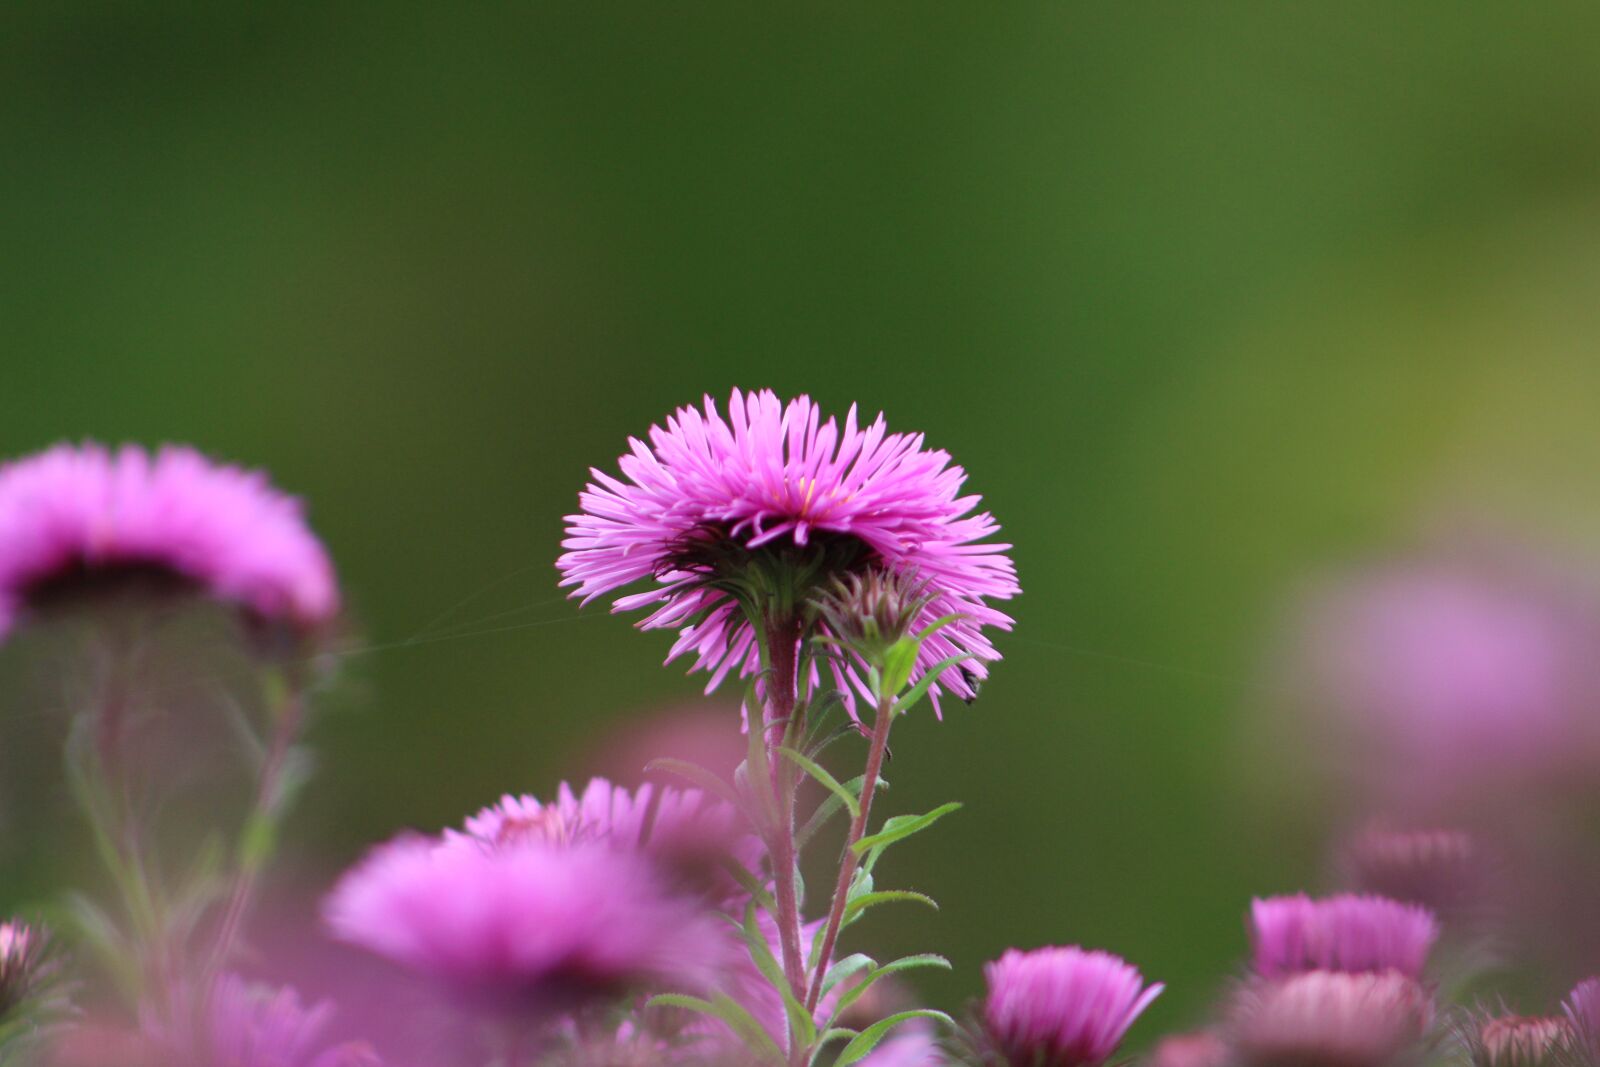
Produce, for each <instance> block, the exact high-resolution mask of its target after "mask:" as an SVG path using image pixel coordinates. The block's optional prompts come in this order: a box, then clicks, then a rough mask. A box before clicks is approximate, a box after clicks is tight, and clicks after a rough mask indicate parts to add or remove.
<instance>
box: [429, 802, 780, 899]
mask: <svg viewBox="0 0 1600 1067" xmlns="http://www.w3.org/2000/svg"><path fill="white" fill-rule="evenodd" d="M465 832H466V833H465V835H466V836H468V837H470V838H472V839H474V840H477V841H479V842H481V843H483V844H486V845H489V846H492V847H497V848H498V847H503V846H507V845H517V844H520V843H524V842H527V841H535V842H543V843H546V844H550V845H554V846H565V845H571V844H582V843H584V842H594V843H600V844H605V845H609V846H611V847H614V848H619V849H622V850H625V851H635V852H641V853H643V854H645V855H647V856H649V857H650V858H651V859H653V860H654V861H655V862H656V863H658V864H659V865H660V866H661V867H662V868H663V869H664V870H665V872H666V873H668V874H670V875H672V876H673V878H674V879H675V880H676V881H678V882H679V883H681V884H685V885H688V886H690V887H693V888H695V889H697V890H701V891H704V892H706V893H708V894H710V895H711V896H712V897H714V898H715V899H717V900H719V901H721V902H724V903H733V902H737V901H742V900H744V899H747V898H748V895H749V894H748V893H746V892H745V891H744V890H743V889H742V888H741V887H740V885H739V883H738V882H737V881H736V880H735V879H734V878H733V877H732V875H730V874H729V873H728V871H727V870H726V868H725V867H724V866H723V861H724V860H725V859H730V860H733V861H735V862H737V863H739V864H740V865H742V866H743V867H744V868H745V869H746V870H749V871H756V870H758V869H759V867H760V864H761V859H762V856H763V855H764V852H763V849H762V847H761V843H760V841H759V840H758V839H757V838H756V837H755V836H754V834H753V833H751V831H750V829H749V828H748V826H746V824H745V821H744V817H743V816H742V815H740V814H739V813H738V812H737V811H735V810H734V809H733V808H732V807H731V806H730V805H728V804H726V803H723V802H722V801H720V800H716V799H715V798H712V797H709V796H707V795H706V794H704V793H702V792H701V791H699V790H697V789H673V788H658V787H656V786H655V785H653V784H651V783H646V784H644V785H642V786H640V787H639V788H638V789H636V790H629V789H625V788H623V787H621V786H618V785H613V784H612V783H611V782H609V781H607V780H606V779H604V778H594V779H591V780H590V781H589V782H588V783H587V784H586V785H585V786H584V787H583V792H582V793H581V794H580V793H575V792H574V791H573V789H572V787H571V786H570V785H568V784H567V783H566V782H562V783H561V784H560V786H559V787H558V788H557V790H556V797H555V800H554V801H552V802H550V803H545V802H543V801H541V800H539V799H538V798H537V797H532V796H528V795H526V794H524V795H522V796H509V795H508V796H505V797H502V798H501V799H500V801H499V803H497V804H494V805H493V806H491V807H488V808H485V809H484V810H482V811H480V812H479V813H478V814H476V815H474V816H472V817H471V818H469V819H467V821H466V826H465ZM445 836H446V837H452V836H456V835H455V834H454V832H452V831H447V832H446V834H445Z"/></svg>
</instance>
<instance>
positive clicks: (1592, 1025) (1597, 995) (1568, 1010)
mask: <svg viewBox="0 0 1600 1067" xmlns="http://www.w3.org/2000/svg"><path fill="white" fill-rule="evenodd" d="M1561 1010H1562V1012H1563V1013H1564V1014H1565V1015H1566V1017H1567V1020H1568V1021H1569V1022H1571V1024H1572V1029H1573V1031H1574V1032H1575V1033H1577V1035H1578V1036H1579V1037H1580V1038H1581V1039H1582V1040H1583V1042H1584V1044H1585V1046H1586V1047H1588V1048H1589V1049H1590V1050H1591V1051H1593V1052H1595V1053H1600V978H1585V979H1584V980H1583V981H1581V982H1579V983H1578V984H1577V985H1576V986H1574V987H1573V990H1572V992H1571V993H1568V994H1567V999H1566V1000H1565V1001H1563V1002H1562V1005H1561Z"/></svg>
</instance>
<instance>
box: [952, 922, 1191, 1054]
mask: <svg viewBox="0 0 1600 1067" xmlns="http://www.w3.org/2000/svg"><path fill="white" fill-rule="evenodd" d="M983 974H984V979H985V981H986V983H987V985H988V995H987V996H986V997H985V999H984V1002H983V1025H984V1030H985V1033H986V1035H987V1037H988V1039H989V1041H991V1042H992V1043H993V1044H994V1046H995V1048H996V1050H997V1051H998V1052H1000V1053H1001V1054H1002V1055H1003V1056H1004V1057H1005V1060H1006V1062H1007V1063H1008V1064H1009V1065H1010V1067H1098V1065H1099V1064H1102V1063H1104V1062H1105V1061H1106V1060H1108V1059H1110V1057H1111V1054H1112V1053H1113V1052H1115V1051H1116V1048H1117V1045H1118V1043H1120V1042H1121V1041H1122V1036H1123V1035H1124V1034H1126V1033H1127V1032H1128V1027H1130V1026H1132V1025H1133V1022H1134V1020H1135V1019H1137V1018H1138V1017H1139V1015H1140V1014H1141V1013H1142V1012H1143V1011H1144V1009H1145V1008H1146V1007H1148V1006H1149V1005H1150V1002H1151V1001H1152V1000H1154V999H1155V998H1156V997H1157V996H1158V995H1159V994H1160V993H1161V990H1162V986H1161V985H1160V984H1159V983H1158V984H1155V985H1151V986H1148V987H1146V986H1145V984H1144V979H1143V977H1142V976H1141V975H1140V974H1139V971H1138V970H1137V969H1136V968H1134V967H1133V966H1131V965H1130V964H1128V963H1127V962H1125V961H1123V960H1122V959H1120V958H1118V957H1116V956H1113V955H1111V954H1110V953H1109V952H1099V951H1092V952H1091V951H1085V950H1084V949H1081V948H1078V947H1076V946H1073V947H1066V948H1040V949H1034V950H1032V951H1030V952H1022V951H1019V950H1017V949H1009V950H1007V951H1006V952H1005V953H1004V954H1003V955H1002V956H1001V957H1000V958H999V959H998V960H996V961H994V962H993V963H989V964H985V965H984V969H983Z"/></svg>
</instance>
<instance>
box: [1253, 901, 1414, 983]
mask: <svg viewBox="0 0 1600 1067" xmlns="http://www.w3.org/2000/svg"><path fill="white" fill-rule="evenodd" d="M1250 920H1251V940H1252V942H1253V943H1254V946H1255V959H1254V963H1255V970H1256V973H1257V974H1259V975H1261V976H1262V977H1265V978H1278V977H1282V976H1283V975H1286V974H1292V973H1294V972H1296V971H1310V970H1326V971H1347V972H1352V973H1355V972H1364V971H1387V970H1394V971H1399V972H1400V973H1401V974H1404V975H1406V976H1408V977H1411V978H1416V977H1418V976H1420V975H1421V974H1422V968H1423V966H1424V965H1425V964H1426V963H1427V960H1428V952H1429V950H1430V949H1432V948H1433V943H1434V941H1435V940H1437V939H1438V936H1439V924H1438V921H1437V920H1436V919H1434V917H1433V913H1432V912H1430V911H1428V910H1427V909H1426V908H1421V907H1417V906H1416V905H1413V904H1401V903H1400V902H1398V901H1394V900H1389V899H1387V898H1384V897H1376V896H1359V895H1355V894H1340V895H1338V896H1332V897H1324V898H1322V899H1320V900H1313V899H1311V898H1310V897H1307V896H1305V895H1304V894H1301V895H1298V896H1291V897H1271V898H1268V899H1265V900H1260V899H1258V900H1256V901H1254V902H1252V904H1251V906H1250Z"/></svg>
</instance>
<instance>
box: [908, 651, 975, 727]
mask: <svg viewBox="0 0 1600 1067" xmlns="http://www.w3.org/2000/svg"><path fill="white" fill-rule="evenodd" d="M971 658H972V657H971V656H969V655H967V654H966V653H965V652H960V653H957V654H956V655H954V656H946V657H945V658H944V659H942V660H940V661H939V662H938V663H935V664H934V665H933V666H931V667H929V668H928V669H927V670H925V671H923V672H922V677H921V678H918V679H917V684H916V685H914V686H912V687H911V692H909V693H907V694H906V695H905V696H903V697H901V698H900V699H899V700H897V701H895V704H894V713H895V714H896V715H904V714H905V713H906V712H908V711H910V710H911V709H912V708H914V707H916V706H917V704H918V703H920V702H921V700H922V698H923V697H925V696H927V695H928V690H929V689H931V688H933V683H934V682H937V681H938V680H939V675H941V674H943V673H944V672H945V671H947V670H949V669H950V668H951V667H954V666H956V665H957V664H960V663H963V662H965V661H966V660H969V659H971Z"/></svg>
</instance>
